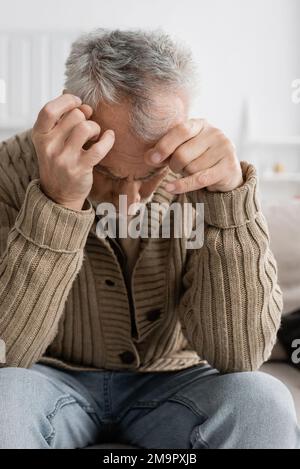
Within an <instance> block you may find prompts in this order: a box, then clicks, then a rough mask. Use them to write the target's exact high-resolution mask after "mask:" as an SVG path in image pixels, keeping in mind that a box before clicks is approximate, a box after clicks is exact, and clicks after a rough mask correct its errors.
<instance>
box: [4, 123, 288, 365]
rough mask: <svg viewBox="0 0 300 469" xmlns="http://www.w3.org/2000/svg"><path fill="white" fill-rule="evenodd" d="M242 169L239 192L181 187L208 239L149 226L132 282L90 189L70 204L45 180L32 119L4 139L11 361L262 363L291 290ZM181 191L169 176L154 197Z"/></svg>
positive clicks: (251, 175)
mask: <svg viewBox="0 0 300 469" xmlns="http://www.w3.org/2000/svg"><path fill="white" fill-rule="evenodd" d="M242 169H243V175H244V185H243V186H241V187H240V188H238V189H236V190H234V191H232V192H228V193H209V192H208V191H207V190H202V191H197V192H194V193H190V194H189V195H188V196H187V197H186V196H181V197H179V198H178V200H181V202H182V201H183V200H185V201H193V202H195V201H199V202H203V203H204V204H205V222H206V224H205V240H204V246H203V247H202V248H201V249H197V250H186V248H185V246H186V244H185V242H184V240H183V239H176V238H175V237H171V238H170V239H166V238H156V239H149V238H142V239H141V247H140V252H139V256H138V260H137V262H136V265H135V268H134V272H133V275H132V279H131V282H126V279H125V275H124V269H125V267H126V264H125V260H122V259H123V258H122V251H120V252H119V253H120V256H117V249H116V246H115V247H114V246H113V243H112V242H111V241H109V240H107V239H100V238H98V237H97V234H96V221H97V220H96V217H95V210H94V208H93V206H92V204H91V201H90V200H89V199H88V202H89V208H88V209H87V210H82V211H75V210H74V211H73V210H69V209H67V208H64V207H62V206H60V205H58V204H56V203H54V202H53V201H51V200H50V199H49V198H47V197H46V196H45V194H44V193H43V192H42V191H41V189H40V186H39V171H38V164H37V157H36V153H35V149H34V146H33V144H32V141H31V130H28V131H26V132H24V133H22V134H20V135H16V136H14V137H12V138H10V139H8V140H7V141H5V142H2V143H1V144H0V220H1V224H0V254H1V262H0V338H1V339H2V340H4V341H5V343H6V365H5V366H17V367H25V368H28V367H30V366H31V365H32V364H33V363H36V362H40V363H45V364H48V365H52V366H57V367H61V368H70V369H78V370H83V369H85V370H95V369H97V370H107V369H110V370H125V369H126V370H131V371H139V372H149V371H151V372H153V371H157V372H162V371H171V370H179V369H183V368H187V367H190V366H193V365H196V364H199V363H202V362H203V361H208V362H209V363H210V364H211V365H212V366H214V367H216V368H217V369H218V370H220V371H221V372H235V371H245V370H256V369H258V368H259V367H260V366H261V364H262V363H263V362H264V361H265V360H267V359H268V358H269V356H270V354H271V350H272V347H273V345H274V343H275V340H276V332H277V330H278V327H279V324H280V316H281V310H282V294H281V290H280V288H279V287H278V284H277V268H276V262H275V260H274V258H273V255H272V253H271V251H270V247H269V235H268V230H267V226H266V222H265V219H264V217H263V215H262V213H261V209H260V205H259V202H258V199H257V175H256V171H255V168H254V167H253V166H251V165H249V164H247V163H245V162H244V163H242ZM176 177H177V176H176V175H174V174H173V173H172V172H170V173H169V175H168V176H167V177H166V178H165V180H164V182H165V181H166V180H168V181H170V180H174V178H176ZM175 198H176V196H174V195H170V194H168V193H167V192H166V191H164V190H163V188H162V185H160V186H159V188H158V189H157V190H156V192H155V194H154V198H153V200H152V201H153V202H166V203H168V204H170V203H171V202H172V201H174V200H175ZM115 244H117V243H116V242H115ZM118 249H119V248H118ZM119 250H120V249H119Z"/></svg>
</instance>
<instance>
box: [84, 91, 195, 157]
mask: <svg viewBox="0 0 300 469" xmlns="http://www.w3.org/2000/svg"><path fill="white" fill-rule="evenodd" d="M130 111H131V106H130V104H129V103H128V102H126V101H125V102H122V103H114V104H109V103H105V102H103V103H99V106H98V108H97V109H96V111H95V112H94V114H93V120H95V121H96V122H97V123H98V124H99V125H100V127H101V129H102V131H105V130H107V129H113V130H114V131H115V136H116V140H115V145H114V149H115V151H118V152H125V153H127V154H130V153H132V155H133V156H134V154H135V152H133V151H132V150H133V148H138V151H137V154H139V153H140V152H141V151H142V150H144V151H146V150H147V149H150V148H151V147H152V146H154V145H155V144H156V143H157V142H158V141H159V140H160V139H161V138H162V137H163V136H164V135H165V134H166V133H167V132H168V131H169V130H170V129H171V128H173V127H175V126H176V125H178V124H180V123H182V122H184V121H185V120H187V119H188V102H187V100H186V98H185V96H184V95H180V94H169V95H161V94H157V95H155V96H154V97H153V108H152V116H153V121H154V122H155V120H156V119H157V124H156V127H157V128H156V132H155V138H154V139H153V140H152V141H151V142H149V141H145V140H143V138H142V137H141V136H139V135H137V134H136V133H135V131H134V129H133V128H132V126H131V120H130ZM166 123H167V124H166Z"/></svg>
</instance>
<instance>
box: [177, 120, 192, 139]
mask: <svg viewBox="0 0 300 469" xmlns="http://www.w3.org/2000/svg"><path fill="white" fill-rule="evenodd" d="M192 130H193V125H192V122H183V123H182V124H180V131H181V132H182V134H183V135H184V136H189V135H191V133H192Z"/></svg>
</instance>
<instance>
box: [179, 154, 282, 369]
mask: <svg viewBox="0 0 300 469" xmlns="http://www.w3.org/2000/svg"><path fill="white" fill-rule="evenodd" d="M241 165H242V170H243V176H244V184H243V185H242V186H241V187H240V188H237V189H235V190H234V191H231V192H227V193H212V192H209V191H207V190H201V191H197V192H194V193H191V196H190V198H191V200H192V201H193V202H203V203H204V218H205V234H204V245H203V247H202V248H201V249H197V250H189V251H188V256H187V261H186V265H185V272H184V276H183V292H182V296H181V298H180V304H179V309H178V311H179V318H180V322H181V325H182V330H183V333H184V334H185V336H186V338H187V340H188V341H189V343H190V345H191V346H192V348H193V349H194V350H196V351H197V353H198V354H199V356H200V357H201V358H204V359H205V360H207V361H208V362H209V363H210V364H211V365H212V366H214V367H215V368H217V369H218V370H219V371H221V372H224V373H229V372H240V371H253V370H257V369H259V368H260V366H261V365H262V364H263V363H264V362H265V361H266V360H267V359H268V358H269V357H270V355H271V351H272V348H273V346H274V344H275V342H276V333H277V330H278V328H279V326H280V320H281V311H282V292H281V289H280V287H279V286H278V283H277V265H276V261H275V259H274V257H273V254H272V252H271V249H270V239H269V232H268V228H267V224H266V221H265V218H264V216H263V214H262V212H261V208H260V204H259V201H258V197H257V174H256V170H255V168H254V167H253V166H252V165H250V164H247V163H245V162H242V163H241Z"/></svg>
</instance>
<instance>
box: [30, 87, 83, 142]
mask: <svg viewBox="0 0 300 469" xmlns="http://www.w3.org/2000/svg"><path fill="white" fill-rule="evenodd" d="M81 105H82V101H81V99H80V98H78V96H74V95H72V94H64V95H62V96H59V97H58V98H56V99H54V100H53V101H50V102H49V103H47V104H46V105H45V106H44V107H43V108H42V109H41V111H40V112H39V115H38V118H37V120H36V122H35V124H34V129H35V130H36V131H37V132H39V133H48V132H50V130H52V129H53V128H54V127H55V125H56V123H57V122H58V121H59V119H60V118H61V116H62V115H63V114H65V113H67V112H69V111H71V110H72V109H75V108H76V107H79V106H81Z"/></svg>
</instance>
